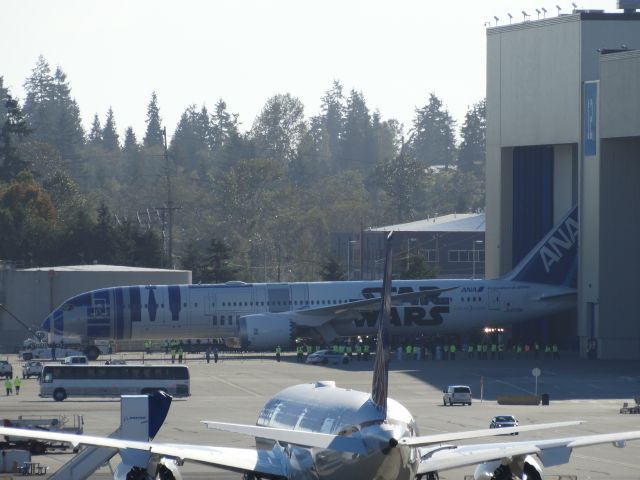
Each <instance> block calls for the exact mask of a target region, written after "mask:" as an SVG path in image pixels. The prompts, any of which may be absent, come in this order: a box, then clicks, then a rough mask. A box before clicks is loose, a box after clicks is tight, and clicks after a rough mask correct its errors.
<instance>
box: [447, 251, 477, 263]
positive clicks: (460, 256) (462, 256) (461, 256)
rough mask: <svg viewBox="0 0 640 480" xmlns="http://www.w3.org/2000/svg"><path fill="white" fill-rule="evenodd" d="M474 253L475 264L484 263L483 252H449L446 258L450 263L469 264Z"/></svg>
mask: <svg viewBox="0 0 640 480" xmlns="http://www.w3.org/2000/svg"><path fill="white" fill-rule="evenodd" d="M474 253H475V257H476V259H475V261H476V262H484V250H449V252H448V258H449V262H450V263H462V262H466V263H471V262H473V261H474V260H473V256H474Z"/></svg>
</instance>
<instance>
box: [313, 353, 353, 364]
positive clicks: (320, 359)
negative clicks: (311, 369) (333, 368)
mask: <svg viewBox="0 0 640 480" xmlns="http://www.w3.org/2000/svg"><path fill="white" fill-rule="evenodd" d="M307 363H311V364H314V365H317V364H318V363H319V364H322V365H327V364H329V363H334V364H338V363H343V364H346V363H349V357H348V356H347V355H345V354H344V353H340V352H334V351H333V350H318V351H317V352H314V353H310V354H309V356H308V357H307Z"/></svg>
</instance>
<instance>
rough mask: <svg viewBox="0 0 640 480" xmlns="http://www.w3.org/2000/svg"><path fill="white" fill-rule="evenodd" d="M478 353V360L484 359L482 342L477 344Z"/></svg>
mask: <svg viewBox="0 0 640 480" xmlns="http://www.w3.org/2000/svg"><path fill="white" fill-rule="evenodd" d="M476 354H477V355H478V360H482V345H481V344H480V343H478V344H477V345H476Z"/></svg>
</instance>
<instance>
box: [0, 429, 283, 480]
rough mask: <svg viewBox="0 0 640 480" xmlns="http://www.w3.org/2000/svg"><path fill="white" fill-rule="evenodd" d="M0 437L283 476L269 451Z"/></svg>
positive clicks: (18, 432)
mask: <svg viewBox="0 0 640 480" xmlns="http://www.w3.org/2000/svg"><path fill="white" fill-rule="evenodd" d="M0 435H7V436H12V437H13V436H15V437H24V438H37V439H40V440H54V441H58V442H66V443H70V444H72V445H73V446H74V447H77V446H78V445H91V446H95V447H110V448H117V449H118V450H120V451H126V450H142V451H146V452H149V453H151V454H155V455H158V456H166V457H171V458H175V459H178V460H180V461H184V460H191V461H195V462H201V463H206V464H207V465H211V466H214V467H220V468H223V469H225V470H230V471H234V472H240V473H245V472H253V473H257V474H259V475H265V476H269V477H282V476H285V475H286V472H285V468H284V466H283V463H282V459H281V458H280V456H279V455H278V454H276V453H275V452H273V451H266V450H257V449H253V448H229V447H210V446H202V445H186V444H169V443H156V442H137V441H133V440H121V439H117V438H107V437H98V436H94V435H74V434H70V433H56V432H45V431H40V430H25V429H20V428H5V427H0Z"/></svg>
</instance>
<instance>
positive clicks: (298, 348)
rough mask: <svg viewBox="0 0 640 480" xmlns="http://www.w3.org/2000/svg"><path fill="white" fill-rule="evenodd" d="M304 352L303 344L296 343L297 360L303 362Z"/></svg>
mask: <svg viewBox="0 0 640 480" xmlns="http://www.w3.org/2000/svg"><path fill="white" fill-rule="evenodd" d="M303 356H304V354H303V353H302V345H296V362H297V363H302V357H303Z"/></svg>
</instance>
